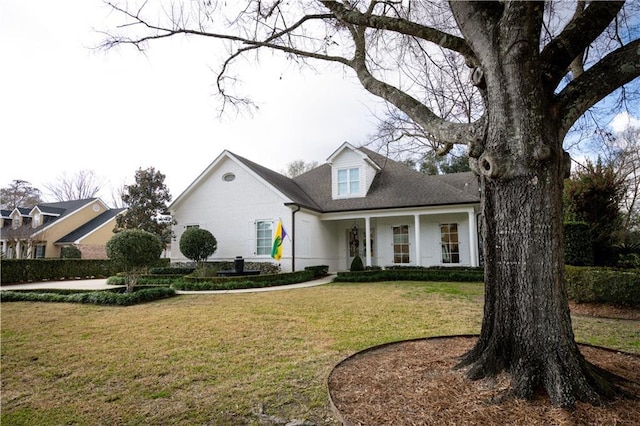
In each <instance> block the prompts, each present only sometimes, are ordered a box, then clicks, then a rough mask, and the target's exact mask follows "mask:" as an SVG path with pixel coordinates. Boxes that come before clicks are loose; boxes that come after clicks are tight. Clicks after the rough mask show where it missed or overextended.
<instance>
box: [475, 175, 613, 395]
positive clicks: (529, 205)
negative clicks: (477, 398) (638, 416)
mask: <svg viewBox="0 0 640 426" xmlns="http://www.w3.org/2000/svg"><path fill="white" fill-rule="evenodd" d="M554 169H557V168H554ZM558 182H562V179H561V178H559V177H558V171H557V170H540V171H538V172H535V173H534V172H532V173H531V174H530V175H528V176H517V177H514V178H510V179H504V180H502V179H501V180H489V179H484V181H483V191H484V193H483V213H484V215H483V216H484V221H483V238H484V253H485V259H486V263H485V265H486V267H485V274H486V278H485V286H486V289H485V307H484V319H483V324H482V331H481V334H480V338H479V340H478V343H477V345H476V346H475V347H474V348H473V350H471V351H470V352H469V353H468V354H467V355H466V356H465V358H464V361H463V364H465V365H471V368H470V370H469V372H468V376H469V377H470V378H472V379H478V378H483V377H488V376H489V377H490V376H493V375H496V374H498V373H500V372H501V371H503V370H506V371H508V372H509V373H510V375H511V392H512V394H513V395H514V396H517V397H523V398H529V397H531V396H532V394H533V393H534V392H536V391H538V390H541V389H544V390H546V392H547V393H548V395H549V397H550V398H551V401H552V403H553V404H554V405H558V406H571V405H573V403H574V402H575V401H576V400H579V401H585V402H591V403H597V402H599V395H607V396H611V395H613V393H612V392H613V391H612V389H611V388H610V387H609V385H608V384H607V382H606V381H605V380H602V378H600V377H599V372H598V370H597V369H595V368H594V367H592V366H591V365H590V364H588V363H587V362H586V361H585V360H584V358H583V356H582V355H581V354H580V352H579V350H578V347H577V345H576V343H575V341H574V335H573V331H572V327H571V319H570V315H569V306H568V301H567V294H566V288H565V284H564V278H563V268H564V266H563V261H562V260H563V256H562V226H561V225H562V224H561V220H560V218H561V217H562V215H561V207H562V206H561V200H560V191H561V184H559V183H558Z"/></svg>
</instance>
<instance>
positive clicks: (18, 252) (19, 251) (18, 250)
mask: <svg viewBox="0 0 640 426" xmlns="http://www.w3.org/2000/svg"><path fill="white" fill-rule="evenodd" d="M21 246H22V241H20V240H18V241H17V242H16V257H15V258H16V259H21V258H22V256H21V254H22V247H21Z"/></svg>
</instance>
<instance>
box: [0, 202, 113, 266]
mask: <svg viewBox="0 0 640 426" xmlns="http://www.w3.org/2000/svg"><path fill="white" fill-rule="evenodd" d="M124 210H125V209H110V208H109V207H108V206H107V205H106V204H105V203H104V202H103V201H102V200H100V199H99V198H88V199H84V200H74V201H65V202H59V203H41V204H38V205H36V206H35V207H33V208H30V209H25V208H22V207H18V208H15V209H14V210H12V211H10V210H2V228H1V230H0V232H1V233H0V243H1V247H0V248H1V250H2V256H3V258H8V259H36V258H51V257H60V249H61V248H62V247H64V246H69V245H73V246H76V247H78V248H79V249H80V251H81V252H82V258H83V259H105V258H106V257H107V255H106V251H105V245H106V243H107V241H109V239H110V238H111V237H112V236H113V229H114V227H115V223H116V216H117V215H118V214H119V213H121V212H123V211H124Z"/></svg>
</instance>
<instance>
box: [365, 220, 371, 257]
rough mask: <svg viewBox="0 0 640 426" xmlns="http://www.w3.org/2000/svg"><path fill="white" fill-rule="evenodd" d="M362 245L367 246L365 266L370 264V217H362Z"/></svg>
mask: <svg viewBox="0 0 640 426" xmlns="http://www.w3.org/2000/svg"><path fill="white" fill-rule="evenodd" d="M364 245H365V247H366V248H367V252H366V253H365V259H366V263H365V266H371V218H370V217H369V216H365V217H364Z"/></svg>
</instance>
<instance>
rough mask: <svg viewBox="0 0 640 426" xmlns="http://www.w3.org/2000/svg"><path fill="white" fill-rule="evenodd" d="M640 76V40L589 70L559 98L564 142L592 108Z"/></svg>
mask: <svg viewBox="0 0 640 426" xmlns="http://www.w3.org/2000/svg"><path fill="white" fill-rule="evenodd" d="M639 76H640V40H634V41H632V42H631V43H629V44H627V45H626V46H623V47H621V48H619V49H617V50H615V51H613V52H611V53H610V54H608V55H607V56H605V57H604V58H602V59H601V60H600V61H598V63H597V64H596V65H594V66H593V67H591V68H589V69H588V70H586V71H585V72H584V74H582V75H581V76H580V77H579V78H577V79H575V80H573V81H572V82H571V83H569V84H568V85H567V86H566V87H565V88H564V89H563V90H562V91H561V92H560V93H559V94H558V96H557V101H556V108H557V111H558V114H559V116H560V117H561V126H560V129H559V134H560V136H561V138H563V137H564V135H565V134H566V133H567V131H568V130H569V128H570V127H571V126H572V125H573V123H575V121H576V120H577V119H578V118H579V117H580V116H581V115H583V114H584V113H585V112H586V111H587V110H588V109H589V108H591V107H592V106H593V105H595V104H596V103H597V102H599V101H600V100H602V99H603V98H604V97H605V96H607V95H609V94H610V93H612V92H613V91H614V90H616V89H617V88H619V87H620V86H622V85H624V84H627V83H629V82H631V81H633V80H634V79H636V78H638V77H639Z"/></svg>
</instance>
